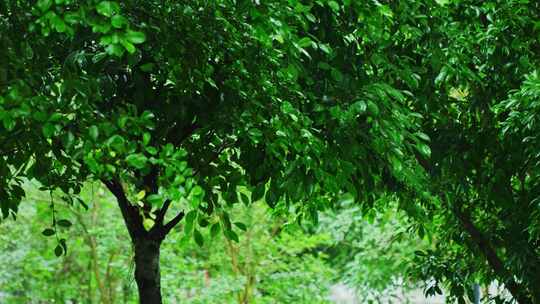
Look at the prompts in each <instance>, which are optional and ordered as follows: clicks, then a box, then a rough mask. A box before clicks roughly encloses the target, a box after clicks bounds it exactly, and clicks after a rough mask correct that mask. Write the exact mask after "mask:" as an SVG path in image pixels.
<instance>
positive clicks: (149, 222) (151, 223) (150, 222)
mask: <svg viewBox="0 0 540 304" xmlns="http://www.w3.org/2000/svg"><path fill="white" fill-rule="evenodd" d="M155 223H156V222H154V220H153V219H151V218H145V219H144V220H143V227H144V229H145V230H146V231H150V229H152V227H154V225H155Z"/></svg>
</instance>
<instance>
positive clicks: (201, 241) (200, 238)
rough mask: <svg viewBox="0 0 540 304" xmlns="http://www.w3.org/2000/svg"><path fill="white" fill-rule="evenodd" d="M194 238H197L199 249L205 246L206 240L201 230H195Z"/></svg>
mask: <svg viewBox="0 0 540 304" xmlns="http://www.w3.org/2000/svg"><path fill="white" fill-rule="evenodd" d="M193 237H194V238H195V243H197V245H199V247H202V246H203V244H204V239H203V236H202V234H201V233H200V232H199V230H197V229H195V230H194V231H193Z"/></svg>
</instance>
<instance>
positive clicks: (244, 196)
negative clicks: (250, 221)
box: [240, 193, 250, 206]
mask: <svg viewBox="0 0 540 304" xmlns="http://www.w3.org/2000/svg"><path fill="white" fill-rule="evenodd" d="M240 199H241V200H242V203H244V205H246V206H247V205H249V203H250V199H249V196H247V194H245V193H240Z"/></svg>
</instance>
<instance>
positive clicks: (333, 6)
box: [328, 1, 339, 12]
mask: <svg viewBox="0 0 540 304" xmlns="http://www.w3.org/2000/svg"><path fill="white" fill-rule="evenodd" d="M328 6H330V8H331V9H332V10H333V11H335V12H337V11H339V4H338V3H337V2H336V1H328Z"/></svg>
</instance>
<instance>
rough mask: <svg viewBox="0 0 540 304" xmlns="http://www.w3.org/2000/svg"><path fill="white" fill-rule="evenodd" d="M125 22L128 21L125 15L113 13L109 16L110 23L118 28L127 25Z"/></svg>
mask: <svg viewBox="0 0 540 304" xmlns="http://www.w3.org/2000/svg"><path fill="white" fill-rule="evenodd" d="M127 23H128V20H127V19H126V17H124V16H122V15H114V16H113V17H112V18H111V25H112V26H114V27H115V28H118V29H119V28H122V27H124V26H125V25H127Z"/></svg>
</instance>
